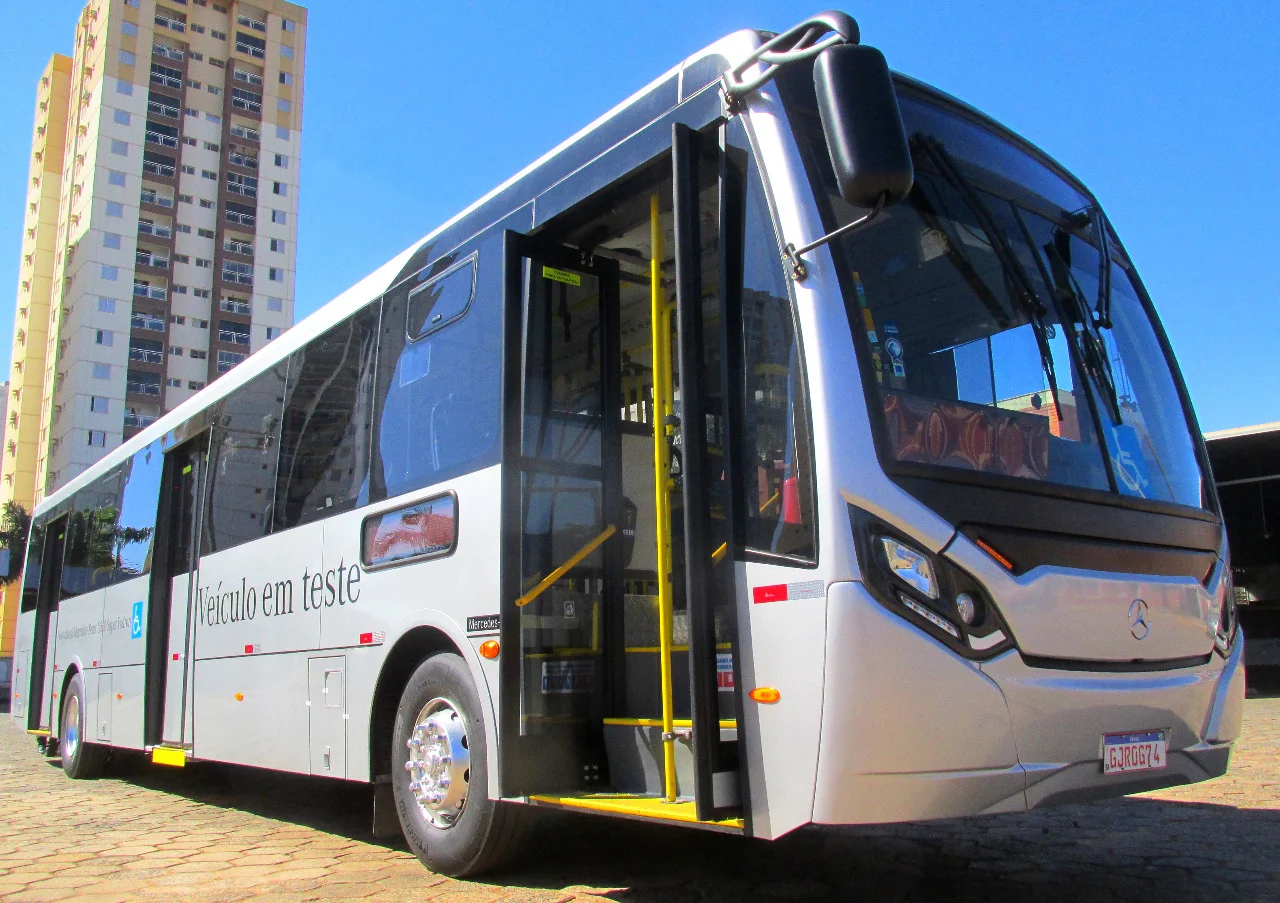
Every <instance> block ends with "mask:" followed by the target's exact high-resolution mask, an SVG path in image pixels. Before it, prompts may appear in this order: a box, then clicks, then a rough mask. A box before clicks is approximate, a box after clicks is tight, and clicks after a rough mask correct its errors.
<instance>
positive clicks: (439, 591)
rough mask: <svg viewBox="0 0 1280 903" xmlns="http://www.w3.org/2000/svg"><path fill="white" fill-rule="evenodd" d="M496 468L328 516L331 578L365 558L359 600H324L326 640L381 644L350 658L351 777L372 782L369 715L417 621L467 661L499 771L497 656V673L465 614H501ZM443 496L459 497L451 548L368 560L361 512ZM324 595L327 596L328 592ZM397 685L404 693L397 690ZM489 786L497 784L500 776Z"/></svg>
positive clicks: (493, 769) (334, 645) (326, 643)
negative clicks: (396, 560)
mask: <svg viewBox="0 0 1280 903" xmlns="http://www.w3.org/2000/svg"><path fill="white" fill-rule="evenodd" d="M499 472H500V470H499V468H498V467H496V466H495V467H490V468H486V469H485V470H481V471H477V472H475V473H471V474H467V475H465V476H461V477H458V478H457V479H454V480H449V481H446V482H444V483H440V484H437V485H435V486H432V487H430V488H429V489H423V490H417V491H415V492H412V493H406V494H405V495H403V496H400V497H398V498H396V499H394V500H391V501H388V502H384V503H379V504H377V505H371V506H369V507H368V508H365V509H363V510H361V511H358V512H351V513H350V514H343V515H339V516H337V517H333V518H330V519H329V520H327V521H325V571H326V579H327V575H328V572H329V571H330V570H334V575H335V579H336V568H338V567H341V566H346V567H348V568H350V566H351V564H352V563H353V562H356V563H358V565H359V568H360V577H359V581H358V582H357V583H356V584H354V587H355V588H357V589H358V591H359V592H358V594H357V596H356V598H355V601H354V602H352V601H351V593H350V592H349V590H347V587H346V584H345V583H344V601H343V602H342V603H339V602H338V601H337V599H336V591H335V601H334V603H333V604H332V605H326V607H325V608H324V610H323V612H322V613H321V620H322V622H323V630H322V637H321V643H322V647H323V648H325V649H339V648H343V647H349V646H353V645H354V646H357V647H359V646H362V645H367V644H374V645H378V646H379V648H380V650H381V651H379V652H378V653H373V652H372V651H369V652H366V651H365V650H364V649H362V648H357V649H355V650H352V652H351V653H350V654H349V655H348V657H347V660H348V666H349V669H350V678H349V685H348V691H347V700H348V702H347V704H348V710H349V712H350V724H351V725H354V726H356V727H354V728H352V729H351V730H350V732H349V734H348V741H347V749H348V759H347V774H348V776H350V777H352V778H356V779H360V780H368V779H369V777H370V776H371V775H372V771H371V766H372V764H373V763H371V762H370V761H369V747H370V737H369V729H370V719H371V714H372V707H373V694H374V690H375V688H376V687H377V681H378V677H379V674H380V673H381V669H382V663H383V661H384V659H385V653H386V652H387V651H389V650H390V649H391V648H392V647H393V646H394V645H395V641H396V640H397V639H398V638H399V637H401V636H403V635H404V634H405V633H407V632H408V631H410V630H412V629H413V628H415V627H420V626H430V627H435V628H437V629H439V630H440V631H441V632H443V633H444V634H445V635H447V636H448V637H449V638H450V640H451V642H453V643H454V644H455V645H456V646H458V647H459V652H460V653H461V655H462V657H463V658H464V659H465V660H466V662H467V664H468V666H469V667H470V669H471V674H472V679H473V680H474V681H475V685H476V690H477V692H478V694H479V696H480V700H481V704H482V705H483V706H484V707H485V711H484V712H483V713H482V716H483V717H484V719H485V724H486V725H487V726H488V729H489V743H488V758H489V769H490V771H489V773H490V774H491V775H496V774H497V768H498V758H497V753H498V743H497V742H496V737H497V720H496V718H497V711H496V709H495V708H494V705H495V701H496V698H497V683H496V681H497V670H496V663H494V664H495V667H494V668H493V670H492V677H491V678H489V677H486V674H485V669H484V667H483V665H482V662H483V659H481V658H480V657H479V655H478V654H477V653H476V651H475V648H474V645H473V644H472V643H470V642H469V641H468V640H467V637H466V625H467V618H468V617H473V616H484V615H495V616H496V615H497V614H498V611H499V605H498V588H499V585H498V580H499V568H498V550H499V547H500V546H499V539H500V531H501V516H500V512H501V505H500V502H499V490H500V483H499ZM443 493H453V494H454V496H455V499H456V502H455V507H454V512H455V525H456V527H455V529H456V534H455V535H456V540H455V544H454V549H453V551H452V553H450V552H449V551H448V550H447V549H445V550H442V551H441V552H440V554H438V555H437V556H435V557H426V558H423V559H420V560H417V561H410V562H407V563H404V564H396V565H392V566H382V567H379V566H377V565H376V564H375V565H374V566H373V567H368V566H366V565H365V564H364V562H363V561H362V560H361V541H360V535H361V530H362V523H363V522H364V520H365V518H370V517H377V515H378V514H379V513H381V512H393V511H396V510H398V509H401V508H404V507H408V506H413V505H415V504H417V503H419V502H421V501H423V500H426V499H431V498H434V497H437V496H440V495H441V494H443ZM349 578H350V570H347V571H345V572H344V581H345V580H347V579H349ZM325 594H326V595H325V598H326V599H327V594H328V590H327V589H326V590H325ZM490 638H491V637H490ZM491 681H492V682H491ZM393 692H395V693H397V694H398V693H399V688H396V689H395V690H394V691H393ZM491 786H492V787H494V788H496V787H497V783H496V781H495V782H494V783H492V784H491Z"/></svg>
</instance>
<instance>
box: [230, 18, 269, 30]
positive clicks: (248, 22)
mask: <svg viewBox="0 0 1280 903" xmlns="http://www.w3.org/2000/svg"><path fill="white" fill-rule="evenodd" d="M236 24H237V25H243V26H244V27H245V28H252V29H253V30H254V31H260V32H262V33H264V34H265V33H266V31H267V23H266V22H263V21H261V20H260V19H255V18H253V17H251V16H246V15H238V16H236Z"/></svg>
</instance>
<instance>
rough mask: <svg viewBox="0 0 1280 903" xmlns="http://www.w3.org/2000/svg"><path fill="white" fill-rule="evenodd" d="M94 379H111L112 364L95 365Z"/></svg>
mask: <svg viewBox="0 0 1280 903" xmlns="http://www.w3.org/2000/svg"><path fill="white" fill-rule="evenodd" d="M93 378H94V379H110V378H111V365H110V364H94V365H93Z"/></svg>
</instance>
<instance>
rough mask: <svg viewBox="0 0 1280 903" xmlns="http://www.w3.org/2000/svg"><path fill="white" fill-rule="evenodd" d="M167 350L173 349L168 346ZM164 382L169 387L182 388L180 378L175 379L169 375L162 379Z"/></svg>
mask: <svg viewBox="0 0 1280 903" xmlns="http://www.w3.org/2000/svg"><path fill="white" fill-rule="evenodd" d="M169 350H170V351H172V350H173V349H172V348H170V349H169ZM164 384H165V385H166V386H168V387H169V388H170V389H181V388H182V380H180V379H175V378H174V377H172V376H171V377H169V378H168V379H166V380H165V381H164Z"/></svg>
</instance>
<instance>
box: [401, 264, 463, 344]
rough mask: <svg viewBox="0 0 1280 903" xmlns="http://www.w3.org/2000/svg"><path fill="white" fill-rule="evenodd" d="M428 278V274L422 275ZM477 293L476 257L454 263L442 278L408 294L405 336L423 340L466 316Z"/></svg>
mask: <svg viewBox="0 0 1280 903" xmlns="http://www.w3.org/2000/svg"><path fill="white" fill-rule="evenodd" d="M420 275H423V276H425V275H426V271H425V270H424V271H423V273H422V274H420ZM475 290H476V257H475V255H474V254H472V255H471V256H470V257H468V258H467V259H466V260H463V261H460V262H459V263H455V264H454V265H453V266H451V267H449V269H447V270H445V271H444V272H443V273H441V274H440V275H439V276H436V277H434V278H432V279H431V280H430V281H427V282H423V283H422V284H421V285H418V286H416V287H414V288H411V289H410V290H409V298H408V304H407V305H406V317H407V329H406V334H407V335H408V336H409V338H410V339H411V340H416V339H420V338H423V337H425V336H427V335H429V334H431V333H432V332H435V331H436V330H437V329H441V328H443V327H444V326H447V325H448V324H450V323H452V322H453V321H454V320H456V319H458V318H459V317H461V316H462V315H463V314H465V313H466V312H467V308H468V307H469V306H470V305H471V299H472V297H474V295H475Z"/></svg>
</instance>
